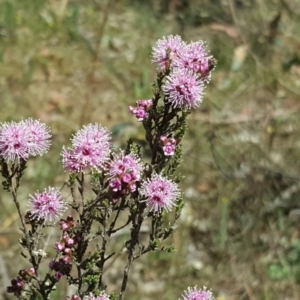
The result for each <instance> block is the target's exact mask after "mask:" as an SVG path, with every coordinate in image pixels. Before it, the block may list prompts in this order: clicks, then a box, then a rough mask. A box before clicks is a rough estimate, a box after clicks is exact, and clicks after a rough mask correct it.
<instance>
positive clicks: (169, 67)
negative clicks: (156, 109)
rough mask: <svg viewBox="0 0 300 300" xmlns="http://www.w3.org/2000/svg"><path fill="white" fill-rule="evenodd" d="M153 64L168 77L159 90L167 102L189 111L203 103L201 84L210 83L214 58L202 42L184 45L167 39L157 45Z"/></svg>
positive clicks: (177, 40)
mask: <svg viewBox="0 0 300 300" xmlns="http://www.w3.org/2000/svg"><path fill="white" fill-rule="evenodd" d="M152 62H153V63H156V64H157V66H158V69H159V70H160V71H162V72H166V74H167V76H166V79H165V82H164V84H163V86H162V89H163V92H164V94H165V96H166V101H167V102H169V103H170V104H171V105H172V106H173V107H175V108H179V109H191V108H195V107H197V106H198V105H199V104H201V102H202V97H203V90H204V83H207V82H209V79H210V74H211V70H212V68H213V66H212V65H213V57H212V56H209V55H208V51H207V49H206V45H205V43H204V42H202V41H198V42H191V43H190V44H186V43H185V42H184V41H182V39H181V37H180V36H178V35H176V36H172V35H169V36H167V37H164V38H162V39H160V40H158V41H157V43H156V46H155V47H153V50H152Z"/></svg>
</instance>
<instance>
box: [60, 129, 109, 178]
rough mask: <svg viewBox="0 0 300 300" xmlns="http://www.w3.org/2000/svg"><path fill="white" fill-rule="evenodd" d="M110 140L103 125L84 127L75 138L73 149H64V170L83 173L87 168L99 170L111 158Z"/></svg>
mask: <svg viewBox="0 0 300 300" xmlns="http://www.w3.org/2000/svg"><path fill="white" fill-rule="evenodd" d="M109 140H110V136H109V134H108V132H107V129H106V128H104V127H102V126H101V125H99V124H89V125H87V126H84V127H83V128H82V129H81V130H79V131H78V132H77V133H76V134H75V135H74V136H73V139H72V144H73V147H72V148H69V149H68V150H67V149H65V148H63V151H62V154H61V155H62V162H63V166H64V169H65V170H67V171H69V172H83V171H84V170H85V169H87V168H91V169H96V170H99V169H100V168H102V166H103V164H104V162H105V161H107V160H108V158H109V153H110V143H109Z"/></svg>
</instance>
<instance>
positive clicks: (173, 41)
mask: <svg viewBox="0 0 300 300" xmlns="http://www.w3.org/2000/svg"><path fill="white" fill-rule="evenodd" d="M183 51H185V43H184V42H183V41H182V39H181V37H180V36H179V35H175V36H173V35H169V36H167V37H163V38H162V39H159V40H158V41H157V42H156V45H155V47H153V48H152V63H155V64H157V65H158V69H159V70H161V71H165V70H167V69H169V68H170V67H171V66H172V63H173V61H174V60H176V58H177V57H178V56H179V55H182V54H183V53H182V52H183Z"/></svg>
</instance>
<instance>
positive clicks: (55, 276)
mask: <svg viewBox="0 0 300 300" xmlns="http://www.w3.org/2000/svg"><path fill="white" fill-rule="evenodd" d="M62 276H63V274H62V273H61V272H59V271H57V272H55V274H54V278H55V279H56V280H57V281H59V280H60V279H61V278H62Z"/></svg>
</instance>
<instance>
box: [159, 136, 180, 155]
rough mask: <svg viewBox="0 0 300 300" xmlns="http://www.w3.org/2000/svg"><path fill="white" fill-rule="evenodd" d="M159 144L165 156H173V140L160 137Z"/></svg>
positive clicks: (174, 144)
mask: <svg viewBox="0 0 300 300" xmlns="http://www.w3.org/2000/svg"><path fill="white" fill-rule="evenodd" d="M159 140H160V143H161V145H162V149H163V151H164V154H165V156H173V155H174V154H175V149H176V140H175V139H174V138H169V139H168V138H167V137H165V136H161V137H160V139H159Z"/></svg>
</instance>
